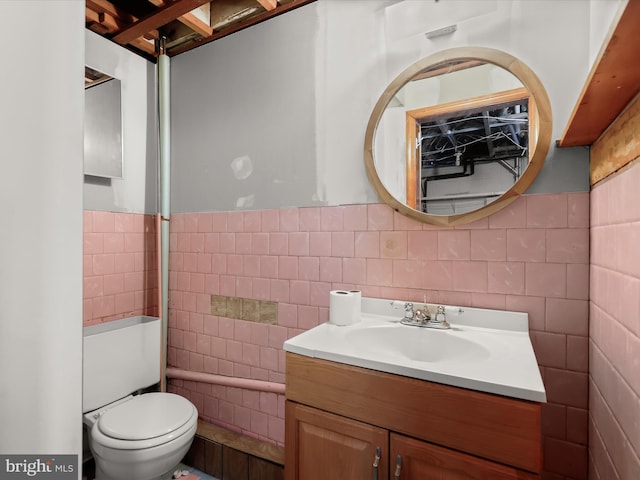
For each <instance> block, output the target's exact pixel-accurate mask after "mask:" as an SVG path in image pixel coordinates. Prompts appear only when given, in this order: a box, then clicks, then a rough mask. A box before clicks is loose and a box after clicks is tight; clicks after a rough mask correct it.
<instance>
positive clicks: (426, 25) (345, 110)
mask: <svg viewBox="0 0 640 480" xmlns="http://www.w3.org/2000/svg"><path fill="white" fill-rule="evenodd" d="M618 4H619V1H618V0H611V2H610V3H609V5H613V6H610V7H608V8H609V10H608V11H613V10H615V8H613V7H615V6H617V5H618ZM594 5H595V7H597V10H598V11H599V10H601V9H602V8H604V7H603V2H602V1H598V0H592V1H591V2H581V1H580V2H579V1H572V0H558V1H554V2H549V1H546V0H514V1H510V2H502V1H496V0H458V1H456V2H417V1H404V2H396V1H388V0H368V1H358V0H340V1H336V0H318V1H317V2H314V3H312V4H309V5H307V6H304V7H301V8H299V9H297V10H295V11H292V12H289V13H287V14H285V15H283V16H281V17H278V18H276V19H273V20H270V21H269V22H266V23H263V24H260V25H258V26H257V27H254V28H251V29H249V30H244V31H240V32H237V33H235V34H233V35H231V36H229V37H226V38H224V39H222V40H219V41H216V42H213V43H210V44H207V45H204V46H201V47H199V48H197V49H195V50H192V51H191V52H188V53H185V54H182V55H179V56H178V57H175V58H173V59H172V85H171V87H172V175H173V178H172V185H171V187H172V210H173V211H175V212H195V211H212V210H232V209H263V208H277V207H289V206H300V207H302V206H310V205H317V204H324V205H339V204H353V203H371V202H377V201H379V200H378V198H377V195H376V194H375V192H374V191H373V189H372V188H371V186H370V184H369V181H368V179H367V176H366V174H365V169H364V161H363V141H364V132H365V128H366V125H367V122H368V120H369V116H370V113H371V110H372V108H373V106H374V104H375V102H376V101H377V99H378V96H379V95H380V93H382V91H383V90H384V89H385V88H386V86H387V84H388V83H389V82H390V81H391V80H392V79H393V78H394V77H395V76H396V75H397V74H399V73H400V72H401V71H402V70H404V69H405V68H406V67H407V66H408V65H410V64H412V63H414V62H415V61H417V60H419V59H420V58H423V57H425V56H427V55H429V54H432V53H434V52H436V51H439V50H443V49H447V48H452V47H459V46H468V45H479V46H485V47H491V48H497V49H501V50H504V51H506V52H507V53H510V54H511V55H514V56H515V57H517V58H520V59H521V60H522V61H524V62H525V63H526V64H527V65H529V67H531V68H532V69H533V70H534V71H535V72H536V73H537V74H538V76H539V77H540V79H541V81H542V83H543V84H544V85H545V87H546V89H547V91H548V94H549V97H550V100H551V104H552V110H553V122H554V127H553V139H554V140H555V139H558V138H560V136H561V135H562V132H563V130H564V128H565V126H566V124H567V121H568V119H569V116H570V113H571V111H572V109H573V106H574V105H575V102H576V100H577V98H578V95H579V93H580V91H581V89H582V86H583V84H584V82H585V79H586V77H587V75H588V72H589V70H590V67H591V62H592V53H591V52H592V51H593V50H594V46H593V41H594V38H598V39H599V38H600V37H601V36H602V35H601V33H598V32H602V31H606V30H607V28H604V27H603V24H604V23H608V22H609V23H610V21H611V18H612V15H607V16H603V19H602V20H601V22H602V24H600V23H598V19H596V18H594V17H593V15H592V14H591V11H590V8H595V7H593V6H594ZM451 23H456V24H457V26H458V29H457V31H456V32H455V33H454V34H452V35H449V36H445V37H440V38H436V39H433V40H429V39H427V38H426V37H425V35H424V34H425V32H426V31H427V30H428V29H434V28H438V27H443V26H446V25H448V24H451ZM234 169H235V170H234ZM588 189H589V182H588V150H587V149H584V148H576V149H568V150H558V149H556V148H555V147H554V146H552V148H551V149H550V153H549V156H548V158H547V161H546V162H545V166H544V167H543V169H542V172H541V174H540V176H539V177H538V179H537V180H536V182H535V183H534V185H533V186H532V187H531V189H530V190H529V192H530V193H554V192H566V191H586V190H588Z"/></svg>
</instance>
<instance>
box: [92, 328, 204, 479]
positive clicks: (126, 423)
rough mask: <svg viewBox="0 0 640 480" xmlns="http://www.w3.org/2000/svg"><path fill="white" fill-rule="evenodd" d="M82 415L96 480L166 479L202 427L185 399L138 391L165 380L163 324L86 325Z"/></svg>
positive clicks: (167, 394) (166, 394) (196, 412)
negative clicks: (161, 357)
mask: <svg viewBox="0 0 640 480" xmlns="http://www.w3.org/2000/svg"><path fill="white" fill-rule="evenodd" d="M83 336H84V338H83V340H84V355H83V386H82V411H83V423H84V425H85V426H86V428H87V441H88V444H89V448H90V451H91V454H92V455H93V458H94V460H95V463H96V480H123V479H136V480H165V479H170V478H171V477H172V474H173V472H174V471H175V470H176V467H177V466H178V464H179V463H180V461H181V460H182V458H183V457H184V456H185V454H186V453H187V451H188V450H189V447H190V446H191V443H192V441H193V437H194V435H195V433H196V428H197V424H198V411H197V409H196V407H195V406H194V405H193V404H192V403H191V402H190V401H189V400H187V399H186V398H184V397H181V396H180V395H175V394H173V393H166V392H148V393H138V392H140V391H143V390H145V389H148V388H149V387H152V386H154V385H156V384H157V383H158V382H159V381H160V338H161V334H160V320H159V319H158V318H154V317H146V316H138V317H131V318H127V319H122V320H116V321H112V322H107V323H103V324H100V325H92V326H89V327H85V328H84V335H83Z"/></svg>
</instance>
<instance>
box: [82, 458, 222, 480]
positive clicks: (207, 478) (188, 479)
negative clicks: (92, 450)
mask: <svg viewBox="0 0 640 480" xmlns="http://www.w3.org/2000/svg"><path fill="white" fill-rule="evenodd" d="M83 467H84V470H85V471H83V475H82V480H94V478H95V477H94V472H93V462H87V464H86V465H83ZM178 470H180V471H182V472H183V473H184V472H187V474H186V475H184V474H183V475H181V476H180V477H179V480H220V479H218V478H216V477H212V476H211V475H207V474H206V473H204V472H201V471H200V470H198V469H196V468H193V467H189V466H188V465H185V464H183V463H181V464H180V465H178V466H177V467H176V471H178Z"/></svg>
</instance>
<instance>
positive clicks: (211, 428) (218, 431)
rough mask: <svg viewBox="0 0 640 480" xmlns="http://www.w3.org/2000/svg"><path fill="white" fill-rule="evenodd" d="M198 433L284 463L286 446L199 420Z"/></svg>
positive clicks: (266, 458) (208, 438)
mask: <svg viewBox="0 0 640 480" xmlns="http://www.w3.org/2000/svg"><path fill="white" fill-rule="evenodd" d="M196 435H197V436H199V437H202V438H204V439H206V440H211V441H212V442H216V443H219V444H220V445H223V446H226V447H229V448H233V449H234V450H238V451H240V452H243V453H246V454H248V455H252V456H254V457H257V458H261V459H263V460H267V461H269V462H272V463H275V464H277V465H284V448H283V447H279V446H277V445H274V444H271V443H267V442H263V441H261V440H257V439H255V438H251V437H247V436H245V435H241V434H239V433H236V432H232V431H230V430H227V429H225V428H222V427H219V426H217V425H213V424H211V423H208V422H205V421H203V420H198V430H197V431H196Z"/></svg>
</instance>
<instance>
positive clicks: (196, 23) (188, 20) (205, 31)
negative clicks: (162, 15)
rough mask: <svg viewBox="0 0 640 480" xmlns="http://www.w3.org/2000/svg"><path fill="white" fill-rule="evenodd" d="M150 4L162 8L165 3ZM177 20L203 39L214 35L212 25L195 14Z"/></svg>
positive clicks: (158, 1)
mask: <svg viewBox="0 0 640 480" xmlns="http://www.w3.org/2000/svg"><path fill="white" fill-rule="evenodd" d="M149 2H151V3H152V4H154V5H155V6H156V7H162V6H163V5H164V3H165V2H164V1H163V0H149ZM177 20H178V21H179V22H180V23H182V24H183V25H186V26H187V27H189V28H190V29H191V30H193V31H194V32H196V33H198V34H199V35H202V36H203V37H208V36H209V35H211V34H212V33H213V28H211V25H208V24H207V23H205V22H203V21H202V20H200V19H199V18H198V17H196V16H195V15H194V14H193V13H190V12H189V13H185V14H184V15H181V16H179V17H178V18H177Z"/></svg>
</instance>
